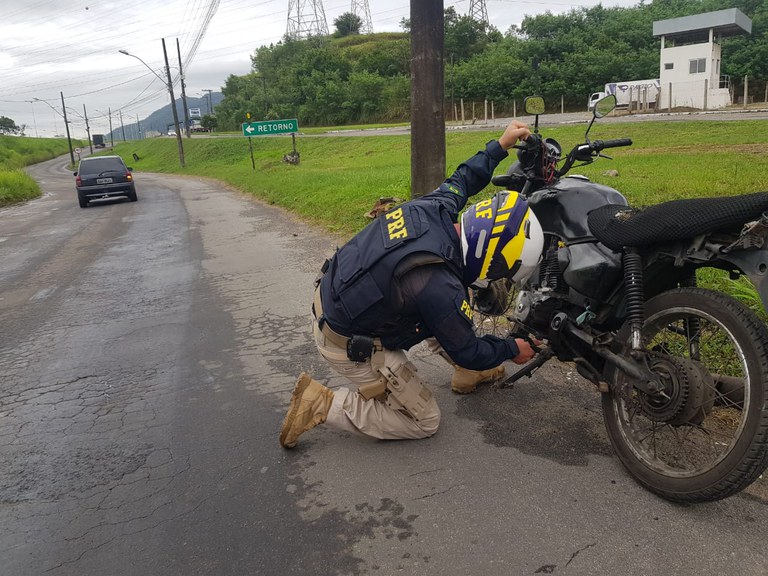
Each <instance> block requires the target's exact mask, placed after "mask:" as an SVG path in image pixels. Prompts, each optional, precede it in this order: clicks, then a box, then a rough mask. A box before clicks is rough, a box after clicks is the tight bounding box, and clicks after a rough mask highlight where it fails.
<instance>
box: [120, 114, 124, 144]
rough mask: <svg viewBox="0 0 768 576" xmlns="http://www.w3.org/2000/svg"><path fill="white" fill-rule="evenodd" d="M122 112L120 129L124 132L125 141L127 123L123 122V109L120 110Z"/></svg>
mask: <svg viewBox="0 0 768 576" xmlns="http://www.w3.org/2000/svg"><path fill="white" fill-rule="evenodd" d="M119 112H120V130H122V132H123V142H125V124H123V111H122V110H119Z"/></svg>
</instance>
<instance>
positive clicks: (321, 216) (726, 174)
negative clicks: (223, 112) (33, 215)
mask: <svg viewBox="0 0 768 576" xmlns="http://www.w3.org/2000/svg"><path fill="white" fill-rule="evenodd" d="M767 128H768V122H765V121H760V120H746V121H727V122H696V121H691V122H643V123H632V124H611V125H600V124H599V123H598V124H596V125H595V126H594V127H593V130H592V134H591V137H592V138H593V139H597V138H601V139H608V138H620V137H630V138H632V139H633V141H634V145H633V146H632V147H629V148H618V149H612V150H609V151H607V152H606V153H607V154H608V155H610V156H612V157H613V158H614V160H612V161H611V160H604V159H601V160H599V161H597V162H595V163H594V164H592V165H590V166H587V167H583V168H577V169H574V170H573V172H572V173H579V174H584V175H586V176H589V177H590V178H592V179H593V180H594V181H596V182H600V183H602V184H607V185H609V186H612V187H614V188H617V189H618V190H620V191H621V192H622V193H623V194H624V195H625V196H627V198H628V199H629V201H630V202H631V203H632V204H633V205H638V206H644V205H649V204H654V203H658V202H662V201H664V200H671V199H677V198H691V197H697V196H722V195H731V194H740V193H747V192H754V191H759V190H768V129H767ZM584 129H585V126H584V125H575V126H558V127H554V128H549V127H546V126H544V127H543V128H542V133H543V134H544V135H545V136H549V137H552V138H555V139H557V140H558V141H559V142H560V143H561V144H562V145H563V147H564V149H565V150H566V151H567V150H569V149H570V147H571V146H573V145H574V144H576V143H578V142H582V141H583V136H584ZM499 134H500V131H499V130H496V131H492V132H491V131H489V132H485V131H463V132H449V133H448V135H447V146H446V147H447V160H446V162H447V164H446V166H447V174H450V173H451V172H452V171H453V170H454V168H455V167H456V166H457V165H458V164H459V163H460V162H462V161H463V160H465V159H466V158H468V157H469V156H471V155H472V154H474V153H475V152H476V151H477V150H479V149H481V148H483V146H484V144H485V142H486V141H488V140H490V139H493V138H496V137H498V136H499ZM296 142H297V148H298V150H299V152H300V154H301V163H300V164H299V165H298V166H292V165H289V164H285V163H283V162H282V161H281V160H282V157H283V155H284V154H286V153H288V152H289V151H290V150H291V138H290V136H280V137H270V138H253V139H252V143H253V148H254V157H255V163H256V170H255V171H254V170H253V169H252V168H251V161H250V156H249V153H248V141H247V139H245V138H243V137H239V138H238V137H233V138H192V139H191V140H190V139H186V138H185V139H184V149H185V155H186V164H187V168H186V169H184V170H182V169H181V168H180V167H179V162H178V155H177V148H176V142H175V140H171V139H167V138H164V139H155V140H143V141H140V142H133V143H126V144H120V145H118V146H116V148H115V151H116V153H118V154H121V155H123V156H124V157H126V158H130V156H131V153H133V152H136V153H137V154H138V155H139V156H140V158H141V159H140V160H139V161H138V162H134V161H129V162H128V163H129V164H131V165H132V166H133V168H135V169H136V170H138V171H149V172H175V173H182V172H183V173H185V174H194V175H199V176H208V177H212V178H216V179H219V180H222V181H225V182H227V183H229V184H231V185H233V186H235V187H237V188H239V189H241V190H243V191H244V192H247V193H250V194H253V195H254V196H256V197H258V198H261V199H262V200H265V201H266V202H269V203H271V204H276V205H279V206H282V207H284V208H286V209H288V210H291V211H292V212H295V213H296V214H299V215H300V216H302V217H304V218H306V219H308V220H310V221H311V222H313V223H315V224H319V225H321V226H324V227H325V228H327V229H328V230H330V231H332V232H334V233H337V234H341V235H342V236H347V237H348V236H351V235H352V234H354V233H355V232H357V231H359V230H360V229H361V228H362V227H363V226H365V225H366V224H367V223H368V220H367V219H366V218H365V217H364V214H365V213H366V212H367V211H368V210H370V209H371V207H372V206H373V204H374V202H375V201H376V199H377V198H379V197H381V196H396V197H399V198H403V199H406V198H408V197H409V195H410V169H411V168H410V136H409V135H402V136H401V135H393V136H361V137H352V136H332V137H320V136H299V137H297V139H296ZM511 161H512V159H511V158H510V159H507V160H505V161H504V162H503V163H502V165H501V166H500V167H499V169H498V170H497V172H501V171H503V170H506V168H507V167H508V166H509V164H510V163H511ZM611 169H614V170H617V171H618V172H619V176H618V177H612V176H606V175H604V174H603V173H604V172H606V171H607V170H611Z"/></svg>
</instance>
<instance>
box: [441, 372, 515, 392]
mask: <svg viewBox="0 0 768 576" xmlns="http://www.w3.org/2000/svg"><path fill="white" fill-rule="evenodd" d="M504 371H505V370H504V366H497V367H496V368H489V369H488V370H467V369H466V368H462V367H461V366H456V371H455V372H454V373H453V378H451V390H453V391H454V392H456V393H457V394H469V393H470V392H474V391H475V388H477V385H478V384H485V383H486V382H495V381H496V380H498V379H500V378H501V377H502V376H504Z"/></svg>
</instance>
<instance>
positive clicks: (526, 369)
mask: <svg viewBox="0 0 768 576" xmlns="http://www.w3.org/2000/svg"><path fill="white" fill-rule="evenodd" d="M554 355H555V353H554V351H553V350H552V348H545V349H544V350H542V351H541V352H540V353H539V354H538V356H536V358H534V359H533V360H532V361H531V362H529V363H528V364H526V365H525V366H523V367H522V368H521V369H520V370H518V371H517V372H515V373H514V374H512V375H511V376H509V377H508V378H506V379H505V380H503V381H501V382H499V383H498V384H497V385H496V388H498V389H502V388H512V385H513V384H514V383H515V382H516V381H517V380H519V379H520V378H522V377H523V376H528V378H530V377H531V376H533V373H534V372H536V370H538V369H539V368H541V367H542V366H543V365H544V364H545V363H546V362H547V361H548V360H549V359H550V358H552V357H553V356H554Z"/></svg>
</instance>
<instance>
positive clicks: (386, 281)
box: [280, 121, 543, 448]
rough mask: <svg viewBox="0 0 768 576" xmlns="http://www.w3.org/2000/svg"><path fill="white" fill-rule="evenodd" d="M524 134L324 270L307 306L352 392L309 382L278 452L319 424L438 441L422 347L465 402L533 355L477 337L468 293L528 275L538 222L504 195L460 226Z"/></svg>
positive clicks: (523, 346) (512, 135)
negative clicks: (436, 358) (418, 352)
mask: <svg viewBox="0 0 768 576" xmlns="http://www.w3.org/2000/svg"><path fill="white" fill-rule="evenodd" d="M529 134H530V131H529V129H528V127H527V126H526V125H525V124H523V123H521V122H518V121H512V122H511V123H510V124H509V126H507V128H506V130H505V131H504V133H503V134H502V135H501V137H500V138H499V139H498V141H496V140H493V141H491V142H488V144H487V145H486V147H485V150H482V151H480V152H478V153H477V154H475V155H474V156H473V157H472V158H470V159H469V160H467V161H466V162H464V163H462V164H461V165H460V166H459V167H458V168H457V169H456V172H454V173H453V175H452V176H451V177H450V178H448V179H447V180H446V181H445V182H443V184H441V185H440V187H439V188H438V189H437V190H435V191H434V192H432V193H431V194H428V195H426V196H423V197H421V198H418V199H415V200H412V201H410V202H406V203H404V204H402V205H400V206H398V207H396V208H393V209H392V210H390V211H388V212H387V213H386V214H384V215H382V216H380V217H378V218H377V219H376V220H374V221H373V222H372V223H371V224H369V225H368V226H367V227H366V228H365V229H364V230H362V231H361V232H360V233H359V234H357V235H356V236H355V237H354V238H352V240H350V241H349V242H348V243H347V244H345V245H344V246H343V247H342V248H341V249H339V250H338V251H337V252H336V253H335V254H334V255H333V257H332V258H331V259H330V260H329V261H327V262H326V264H325V265H324V266H323V270H322V272H323V275H322V277H321V278H320V280H319V283H318V286H317V288H316V290H315V294H314V302H313V305H312V312H313V315H314V318H315V320H314V323H313V326H314V337H315V343H316V344H317V348H318V351H319V352H320V354H321V355H322V356H323V357H324V358H325V359H326V361H327V362H328V363H329V364H330V365H331V367H332V368H333V369H334V370H336V371H337V372H339V373H340V374H342V375H343V376H345V377H346V378H347V379H348V380H350V381H351V382H352V383H353V384H355V385H356V386H357V390H356V391H351V390H349V389H347V388H339V389H337V390H335V391H334V390H331V389H330V388H327V387H325V386H323V385H322V384H320V383H319V382H317V381H316V380H313V379H312V378H311V377H310V376H309V375H307V374H302V375H301V376H300V377H299V379H298V381H297V382H296V387H295V389H294V391H293V395H292V397H291V403H290V406H289V409H288V414H287V415H286V417H285V420H284V421H283V425H282V429H281V431H280V444H281V446H283V447H284V448H292V447H294V446H295V445H296V443H297V441H298V438H299V436H300V435H301V434H303V433H304V432H306V431H307V430H310V429H311V428H313V427H314V426H316V425H318V424H321V423H323V422H325V423H327V424H328V425H331V426H333V427H335V428H340V429H342V430H347V431H350V432H356V433H362V434H364V435H367V436H371V437H374V438H379V439H415V438H426V437H429V436H431V435H433V434H434V433H435V432H436V431H437V428H438V425H439V423H440V409H439V407H438V406H437V402H436V401H435V399H434V398H433V396H432V392H431V391H430V389H429V388H427V387H426V386H425V385H424V383H423V382H422V381H421V380H420V378H419V376H418V373H417V371H416V368H415V367H414V365H413V364H412V363H411V362H410V361H409V360H408V358H407V356H406V354H405V350H407V349H409V348H410V347H412V346H413V345H415V344H417V343H418V342H421V341H423V340H426V339H429V342H428V344H429V346H430V349H432V350H433V351H435V352H438V353H440V354H441V356H443V357H444V358H446V359H447V360H448V361H449V362H450V363H451V364H453V365H454V367H455V373H454V376H453V379H452V381H451V388H452V390H454V391H455V392H458V393H467V392H472V391H473V390H474V389H475V388H476V387H477V385H478V384H480V383H484V382H492V381H494V380H497V379H499V378H501V377H502V376H503V375H504V367H503V366H502V363H503V362H504V361H505V360H509V359H511V360H513V361H514V362H516V363H518V364H524V363H526V362H528V361H529V360H530V359H531V358H532V357H533V355H534V352H533V350H532V348H531V346H530V344H529V343H528V342H526V341H525V340H523V339H520V338H508V339H502V338H497V337H494V336H490V335H487V336H482V337H477V336H476V334H475V332H474V325H473V323H472V312H471V309H470V305H469V302H468V297H467V288H468V287H469V286H480V285H483V284H484V283H487V282H488V281H492V280H496V279H501V278H508V279H511V280H515V281H521V280H523V279H525V278H526V277H527V276H528V275H530V273H531V272H532V271H533V269H534V268H535V266H536V264H537V263H538V260H539V255H540V253H541V248H542V244H543V234H542V231H541V226H540V225H539V223H538V221H537V220H536V217H535V216H534V215H533V213H532V212H531V211H530V210H529V208H528V205H527V202H526V201H525V199H524V198H523V197H522V196H519V195H517V194H516V193H514V192H506V191H505V192H499V193H498V194H496V195H495V196H494V197H493V198H491V199H489V200H484V201H482V202H478V203H476V204H474V205H473V206H471V207H470V208H469V209H468V210H467V211H466V212H464V214H463V215H462V217H461V224H460V225H459V224H458V223H457V222H458V218H459V213H460V212H461V210H462V209H463V208H464V206H465V205H466V203H467V199H468V198H469V197H470V196H473V195H475V194H477V193H478V192H480V191H481V190H482V189H483V188H485V187H486V186H487V185H488V183H489V182H490V180H491V176H492V175H493V171H494V169H495V168H496V166H498V164H499V162H501V161H502V160H503V159H504V158H506V157H507V155H508V153H507V150H508V149H509V148H511V147H512V146H514V145H515V144H516V143H517V142H518V140H524V139H525V138H527V137H528V135H529Z"/></svg>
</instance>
